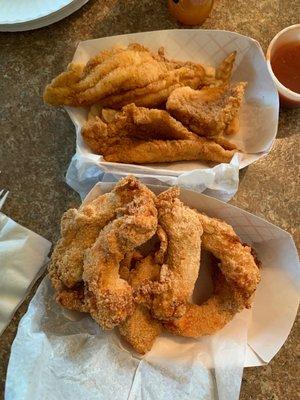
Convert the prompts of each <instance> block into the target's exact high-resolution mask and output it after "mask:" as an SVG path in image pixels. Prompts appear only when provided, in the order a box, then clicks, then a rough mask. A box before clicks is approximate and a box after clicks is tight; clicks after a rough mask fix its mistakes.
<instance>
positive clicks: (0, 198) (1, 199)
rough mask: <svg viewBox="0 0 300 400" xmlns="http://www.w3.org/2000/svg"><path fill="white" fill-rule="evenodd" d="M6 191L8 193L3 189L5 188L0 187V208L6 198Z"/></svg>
mask: <svg viewBox="0 0 300 400" xmlns="http://www.w3.org/2000/svg"><path fill="white" fill-rule="evenodd" d="M8 193H9V191H8V190H5V189H2V190H1V191H0V210H1V208H2V207H3V205H4V203H5V200H6V197H7V196H8Z"/></svg>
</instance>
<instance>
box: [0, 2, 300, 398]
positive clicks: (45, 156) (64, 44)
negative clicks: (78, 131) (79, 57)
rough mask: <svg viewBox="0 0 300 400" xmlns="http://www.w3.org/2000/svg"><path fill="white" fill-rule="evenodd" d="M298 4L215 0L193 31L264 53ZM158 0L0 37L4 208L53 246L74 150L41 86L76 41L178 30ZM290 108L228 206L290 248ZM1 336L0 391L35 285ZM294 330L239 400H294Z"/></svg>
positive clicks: (295, 187)
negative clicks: (231, 37) (280, 235)
mask: <svg viewBox="0 0 300 400" xmlns="http://www.w3.org/2000/svg"><path fill="white" fill-rule="evenodd" d="M299 15H300V2H299V0H291V1H289V0H282V1H278V0H277V1H274V0H260V1H256V0H236V1H232V0H217V1H216V2H215V6H214V9H213V12H212V13H211V16H210V18H209V19H207V20H206V21H205V23H204V24H203V25H202V27H201V28H199V27H195V29H210V28H211V29H226V30H231V31H235V32H239V33H241V34H244V35H248V36H251V37H253V38H255V39H256V40H258V41H259V42H260V43H261V45H262V47H263V49H264V50H266V48H267V46H268V43H269V42H270V40H271V39H272V37H273V36H274V35H275V34H276V33H277V32H278V31H279V30H281V29H283V28H284V27H286V26H289V25H291V24H295V23H299V22H300V21H299ZM181 27H182V25H180V24H178V23H177V22H176V21H175V20H173V19H172V17H171V16H170V15H169V13H168V10H167V7H166V0H127V1H126V0H123V1H117V0H105V1H104V0H90V1H89V2H88V3H87V4H86V5H85V6H84V7H83V8H82V9H80V10H79V11H77V12H76V13H74V14H73V15H71V16H70V17H68V18H66V19H64V20H63V21H60V22H58V23H56V24H54V25H52V26H49V27H45V28H42V29H38V30H35V31H31V32H24V33H0V93H1V95H0V116H1V118H0V132H1V133H0V135H1V142H0V143H1V145H0V170H1V174H0V188H6V189H9V190H10V196H9V198H8V200H7V202H6V204H5V206H4V209H3V211H4V212H5V213H6V214H7V215H9V216H10V217H11V218H13V219H14V220H16V221H17V222H19V223H20V224H23V225H24V226H26V227H28V228H30V229H32V230H33V231H35V232H37V233H39V234H41V235H43V236H44V237H46V238H47V239H49V240H51V241H52V242H55V241H56V240H57V238H58V235H59V221H60V217H61V214H62V213H63V212H64V211H65V210H66V209H67V208H69V207H73V206H78V204H79V202H80V199H79V196H78V195H77V194H76V193H75V192H74V191H72V190H71V189H70V188H69V187H68V186H67V185H66V184H65V182H64V175H65V172H66V168H67V166H68V164H69V161H70V158H71V156H72V154H73V153H74V149H75V134H74V128H73V125H72V123H71V121H70V119H69V118H68V116H67V115H66V113H65V112H64V111H63V110H61V109H58V108H51V107H49V106H46V105H44V104H43V101H42V98H41V96H42V91H43V88H44V86H45V84H46V83H47V82H49V81H50V80H51V79H52V78H53V77H54V76H55V75H56V74H57V73H59V72H61V71H62V70H63V69H64V68H65V66H66V65H67V64H68V62H69V61H70V59H71V57H72V55H73V53H74V50H75V48H76V45H77V43H78V42H79V41H81V40H87V39H92V38H98V37H104V36H110V35H115V34H122V33H131V32H139V31H149V30H159V29H172V28H181ZM299 133H300V112H299V110H281V112H280V119H279V130H278V135H277V139H276V142H275V144H274V146H273V148H272V150H271V152H270V153H269V155H268V156H267V157H264V158H262V159H261V160H259V161H258V162H256V163H255V164H252V165H251V166H249V167H248V168H246V169H244V170H243V171H242V172H241V173H240V187H239V191H238V193H237V194H236V196H235V197H234V198H233V199H232V201H231V203H232V204H235V205H237V206H239V207H241V208H243V209H245V210H248V211H250V212H252V213H254V214H256V215H258V216H261V217H263V218H265V219H266V220H268V221H270V222H272V223H274V224H276V225H278V226H280V227H282V228H283V229H285V230H287V231H289V232H290V233H291V234H292V235H293V236H294V239H295V241H296V244H297V246H298V249H299V245H300V237H299V225H300V224H299V209H300V208H299V205H300V204H299V188H300V185H299V183H300V182H299V176H300V173H299V172H300V171H299V165H300V162H299V154H300V151H299V150H300V145H299ZM36 287H37V284H36V285H35V286H34V287H33V289H32V290H31V292H30V294H29V295H28V297H27V299H26V301H25V302H24V303H23V304H22V306H21V307H20V308H19V309H18V311H17V312H16V314H15V316H14V318H13V320H12V321H11V323H10V325H9V326H8V327H7V329H6V330H5V332H4V333H3V335H2V336H1V337H0V379H1V390H0V393H1V394H0V397H1V398H3V397H4V385H5V376H6V369H7V363H8V360H9V354H10V348H11V344H12V342H13V339H14V336H15V334H16V331H17V327H18V323H19V320H20V318H21V317H22V315H23V314H24V313H25V312H26V309H27V306H28V302H29V301H30V299H31V297H32V295H33V294H34V292H35V290H36ZM299 338H300V327H299V318H298V319H297V321H296V322H295V324H294V326H293V329H292V331H291V334H290V335H289V337H288V339H287V341H286V343H285V345H284V346H283V347H282V349H281V350H280V351H279V353H278V354H277V355H276V357H275V358H274V359H273V360H272V361H271V362H270V363H269V365H267V366H264V367H260V368H246V369H245V371H244V376H243V381H242V388H241V395H240V398H241V399H243V400H246V399H247V400H249V399H256V400H260V399H264V400H267V399H268V400H271V399H272V400H279V399H280V400H281V399H287V400H294V399H295V400H296V399H299V398H300V397H299V392H300V384H299V382H300V381H299V373H300V368H299V366H300V360H299V358H300V342H299Z"/></svg>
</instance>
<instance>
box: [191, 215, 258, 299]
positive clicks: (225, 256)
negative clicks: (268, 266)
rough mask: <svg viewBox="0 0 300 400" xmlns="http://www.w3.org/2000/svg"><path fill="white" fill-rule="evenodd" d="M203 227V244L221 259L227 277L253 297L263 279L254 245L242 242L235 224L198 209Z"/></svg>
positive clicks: (222, 268)
mask: <svg viewBox="0 0 300 400" xmlns="http://www.w3.org/2000/svg"><path fill="white" fill-rule="evenodd" d="M198 217H199V220H200V222H201V225H202V227H203V235H202V242H203V247H204V248H205V249H206V250H207V251H210V252H211V253H212V254H213V255H214V256H215V257H216V258H218V259H219V260H220V268H221V271H222V273H223V274H224V276H225V277H226V279H227V280H228V281H229V282H231V283H232V284H234V286H235V287H236V288H238V289H239V291H240V292H241V293H242V294H243V296H244V298H245V299H246V300H249V299H250V298H251V296H252V295H253V293H254V292H255V290H256V288H257V285H258V283H259V281H260V272H259V268H258V266H257V262H256V259H255V257H254V256H253V254H252V249H251V247H249V246H247V245H244V244H243V243H241V241H240V239H239V237H238V236H237V234H236V233H235V231H234V230H233V228H232V226H230V225H228V224H227V223H226V222H224V221H221V220H219V219H216V218H210V217H208V216H207V215H204V214H201V213H198Z"/></svg>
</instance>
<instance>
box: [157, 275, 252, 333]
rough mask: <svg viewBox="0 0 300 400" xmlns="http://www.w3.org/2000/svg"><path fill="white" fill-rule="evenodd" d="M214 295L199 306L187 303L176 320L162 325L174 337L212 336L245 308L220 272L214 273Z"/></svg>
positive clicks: (241, 300) (232, 287)
mask: <svg viewBox="0 0 300 400" xmlns="http://www.w3.org/2000/svg"><path fill="white" fill-rule="evenodd" d="M214 275H215V277H214V278H213V282H214V293H213V295H212V296H211V297H210V298H209V299H208V300H207V301H205V302H204V303H203V304H201V305H197V304H192V303H189V304H188V305H187V311H186V313H185V314H184V315H183V316H182V317H181V318H179V319H178V320H175V321H171V322H168V323H165V324H164V328H165V329H166V330H168V331H169V332H171V333H173V334H174V335H179V336H185V337H193V338H197V337H199V336H204V335H212V334H213V333H215V332H217V331H219V330H220V329H222V328H223V327H224V326H225V325H226V324H227V323H228V322H230V321H231V320H232V318H233V317H234V316H235V314H236V313H238V312H240V311H242V309H243V308H244V307H245V305H244V302H243V299H242V297H241V295H240V293H239V292H238V291H237V290H235V288H234V286H233V285H231V284H230V283H228V282H227V281H226V279H225V277H224V275H223V274H222V273H221V272H220V271H215V273H214Z"/></svg>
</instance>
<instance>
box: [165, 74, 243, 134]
mask: <svg viewBox="0 0 300 400" xmlns="http://www.w3.org/2000/svg"><path fill="white" fill-rule="evenodd" d="M245 87H246V83H244V82H240V83H238V84H236V85H232V86H230V87H227V86H219V87H207V88H203V89H201V90H193V89H191V88H189V87H183V88H179V89H176V90H174V91H173V92H172V93H171V95H170V96H169V98H168V101H167V106H166V107H167V110H168V111H169V112H170V113H171V115H173V116H174V117H175V118H176V119H178V120H179V121H181V122H182V123H183V125H184V126H186V127H188V129H189V130H191V131H192V132H195V133H197V134H198V135H203V136H207V137H212V136H216V135H220V134H221V133H223V132H225V131H226V129H227V128H228V127H229V125H230V124H231V123H232V121H233V120H234V119H235V118H236V117H237V116H238V113H239V110H240V107H241V104H242V100H243V97H244V90H245Z"/></svg>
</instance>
